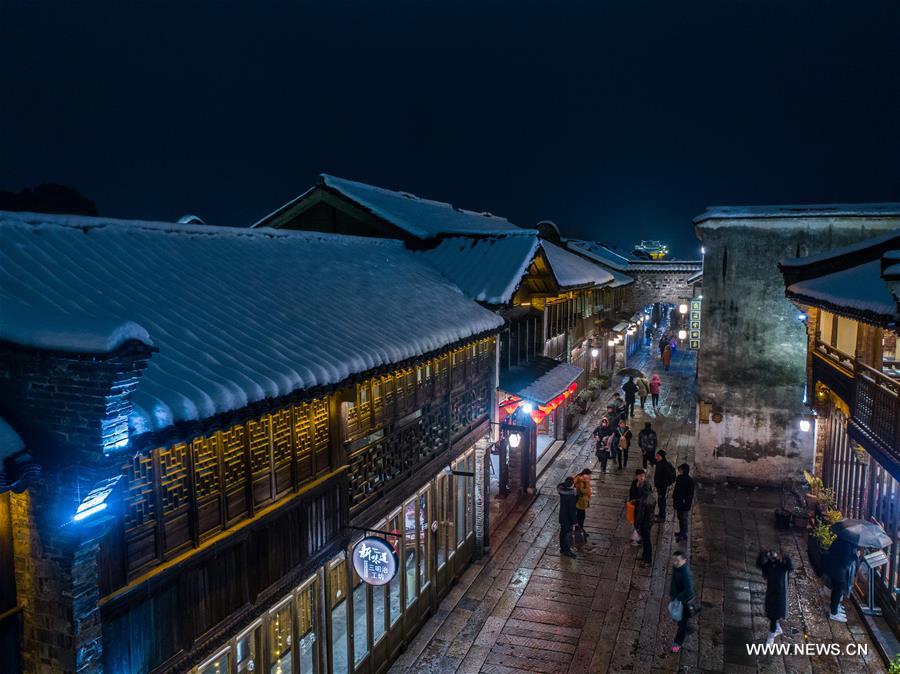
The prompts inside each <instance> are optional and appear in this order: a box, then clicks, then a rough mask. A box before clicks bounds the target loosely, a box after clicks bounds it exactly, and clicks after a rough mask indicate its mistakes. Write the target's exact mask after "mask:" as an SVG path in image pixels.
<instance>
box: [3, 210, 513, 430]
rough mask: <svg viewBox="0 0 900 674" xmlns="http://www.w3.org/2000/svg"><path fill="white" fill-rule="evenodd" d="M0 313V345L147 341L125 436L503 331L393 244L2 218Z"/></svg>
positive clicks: (93, 347)
mask: <svg viewBox="0 0 900 674" xmlns="http://www.w3.org/2000/svg"><path fill="white" fill-rule="evenodd" d="M23 308H24V309H25V310H23ZM0 310H2V312H3V314H4V318H5V319H6V318H8V317H9V316H11V315H12V316H20V317H22V321H21V322H20V321H18V320H15V321H10V320H2V321H0V339H5V340H6V341H15V342H17V343H20V344H24V345H26V346H35V347H41V346H46V339H48V338H50V339H52V340H55V341H53V344H54V348H60V349H65V350H70V351H97V350H98V349H99V350H103V349H104V348H107V349H108V348H115V346H116V345H117V342H121V341H122V340H123V339H130V338H140V337H141V335H145V336H146V339H145V341H149V340H152V342H153V344H154V345H155V346H156V347H158V349H159V351H158V353H154V354H153V356H152V357H151V358H150V363H149V366H148V368H147V370H146V371H145V372H144V374H143V375H142V377H141V380H140V383H139V385H138V387H137V390H136V391H135V393H134V398H133V399H134V403H135V411H134V413H133V414H132V418H131V420H130V421H131V426H132V431H133V432H134V433H142V432H145V431H151V430H160V429H163V428H166V427H168V426H169V425H171V424H173V423H175V422H178V421H186V420H195V419H204V418H207V417H210V416H212V415H215V414H218V413H222V412H227V411H231V410H236V409H240V408H242V407H245V406H246V405H248V404H249V403H252V402H256V401H260V400H263V399H266V398H272V397H278V396H282V395H286V394H289V393H292V392H294V391H298V390H304V389H310V388H313V387H318V386H328V385H332V384H337V383H339V382H341V381H343V380H345V379H347V378H348V377H350V376H352V375H354V374H359V373H363V372H366V371H368V370H371V369H373V368H376V367H379V366H382V365H388V364H393V363H399V362H402V361H404V360H407V359H410V358H414V357H416V356H420V355H423V354H425V353H429V352H431V351H434V350H437V349H440V348H443V347H445V346H447V345H449V344H452V343H454V342H456V341H458V340H461V339H466V338H469V337H472V336H474V335H476V334H480V333H483V332H486V331H490V330H493V329H496V328H498V327H499V326H500V325H502V319H501V318H500V317H499V316H497V315H496V314H494V313H493V312H491V311H488V310H487V309H484V308H482V307H481V306H479V305H478V304H477V303H475V302H472V301H471V300H469V299H467V298H466V297H465V296H464V295H463V294H462V293H461V292H460V290H459V289H458V288H456V287H455V286H453V285H452V284H451V283H450V282H448V281H447V280H446V279H445V278H443V277H442V276H441V275H440V274H439V273H438V272H437V271H436V270H434V269H433V268H432V267H430V266H429V265H427V264H425V263H424V262H423V261H421V260H419V259H418V258H417V257H416V255H414V254H412V253H410V252H409V251H407V250H405V249H404V248H403V246H402V244H401V243H400V242H399V241H385V240H381V239H370V238H369V239H364V238H358V237H346V236H336V235H327V234H315V233H306V232H295V231H284V230H272V229H234V228H227V227H208V226H204V225H181V224H172V223H148V222H138V221H121V220H110V219H105V218H85V217H77V216H55V215H43V214H29V213H4V212H0ZM28 316H30V317H31V318H30V319H28V320H26V319H25V317H28ZM35 317H42V318H35ZM72 325H75V326H76V327H77V330H72V329H70V326H72ZM59 328H63V330H60V329H59ZM54 330H55V332H54Z"/></svg>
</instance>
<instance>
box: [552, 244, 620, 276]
mask: <svg viewBox="0 0 900 674" xmlns="http://www.w3.org/2000/svg"><path fill="white" fill-rule="evenodd" d="M565 244H566V246H567V247H568V248H570V249H572V250H575V251H577V252H579V253H581V254H582V255H585V256H586V257H589V258H591V259H592V260H596V261H597V262H600V263H602V264H605V265H606V266H607V267H611V268H613V269H616V270H617V271H625V270H626V269H628V264H629V262H630V260H629V258H627V257H625V256H623V255H620V254H619V253H617V252H615V251H614V250H612V249H610V248H608V247H606V246H604V245H603V244H602V243H598V242H596V241H582V240H581V239H566V240H565Z"/></svg>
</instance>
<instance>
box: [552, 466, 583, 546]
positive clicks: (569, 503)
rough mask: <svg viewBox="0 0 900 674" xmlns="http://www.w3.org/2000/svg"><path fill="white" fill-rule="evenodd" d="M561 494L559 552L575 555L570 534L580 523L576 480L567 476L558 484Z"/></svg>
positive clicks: (558, 490)
mask: <svg viewBox="0 0 900 674" xmlns="http://www.w3.org/2000/svg"><path fill="white" fill-rule="evenodd" d="M556 491H557V493H558V494H559V552H560V554H563V555H565V556H566V557H573V558H574V557H575V556H576V555H575V553H574V552H572V546H571V545H569V535H570V534H571V533H572V527H574V526H575V525H576V524H577V523H578V512H577V511H576V509H575V504H576V502H577V500H578V497H577V496H576V494H575V480H573V479H572V478H571V477H567V478H566V479H565V480H563V481H562V482H560V483H559V484H558V485H557V486H556Z"/></svg>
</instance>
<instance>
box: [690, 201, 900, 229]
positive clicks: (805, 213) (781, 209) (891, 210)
mask: <svg viewBox="0 0 900 674" xmlns="http://www.w3.org/2000/svg"><path fill="white" fill-rule="evenodd" d="M829 216H833V217H866V218H872V217H884V216H892V217H897V216H900V203H897V202H885V203H868V204H783V205H776V206H709V207H707V209H706V210H705V211H704V212H703V213H701V214H700V215H698V216H697V217H696V218H694V223H695V224H699V223H701V222H704V221H706V220H745V219H748V218H810V217H829ZM726 224H727V223H723V226H725V225H726Z"/></svg>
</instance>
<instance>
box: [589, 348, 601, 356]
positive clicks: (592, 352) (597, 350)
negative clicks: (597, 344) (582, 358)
mask: <svg viewBox="0 0 900 674" xmlns="http://www.w3.org/2000/svg"><path fill="white" fill-rule="evenodd" d="M599 355H600V349H597V348H594V349H591V358H596V357H597V356H599Z"/></svg>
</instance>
